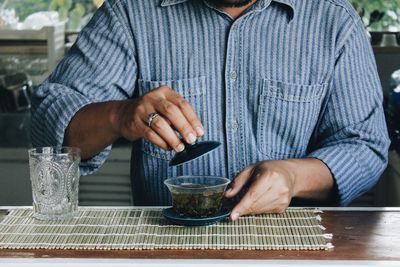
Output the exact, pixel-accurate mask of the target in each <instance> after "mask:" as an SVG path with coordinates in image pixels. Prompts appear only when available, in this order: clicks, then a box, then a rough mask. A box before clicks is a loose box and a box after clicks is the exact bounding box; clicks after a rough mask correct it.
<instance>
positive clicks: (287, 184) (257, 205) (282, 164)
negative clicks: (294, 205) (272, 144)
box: [225, 159, 334, 220]
mask: <svg viewBox="0 0 400 267" xmlns="http://www.w3.org/2000/svg"><path fill="white" fill-rule="evenodd" d="M246 184H249V189H248V190H247V192H246V193H245V194H244V196H243V198H242V199H241V200H240V202H239V203H238V204H237V205H236V206H235V207H234V208H233V210H232V212H231V216H230V218H231V219H232V220H236V219H238V218H239V216H243V215H250V214H261V213H282V212H284V211H285V210H286V208H287V207H288V206H289V204H290V201H291V200H292V198H293V197H303V198H314V199H326V198H328V197H329V196H330V194H331V192H332V188H333V186H334V183H333V178H332V175H331V173H330V171H329V169H328V168H327V167H326V165H325V164H324V163H322V162H321V161H320V160H318V159H292V160H273V161H263V162H260V163H258V164H255V165H251V166H249V167H247V168H246V169H244V170H243V171H242V172H241V173H240V174H239V175H238V176H237V177H236V178H235V180H234V181H233V182H232V183H231V187H230V190H228V191H227V192H226V193H225V196H226V197H227V198H232V197H234V196H235V195H236V194H237V193H239V191H240V190H241V189H242V188H243V186H245V185H246Z"/></svg>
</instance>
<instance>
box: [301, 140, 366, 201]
mask: <svg viewBox="0 0 400 267" xmlns="http://www.w3.org/2000/svg"><path fill="white" fill-rule="evenodd" d="M350 151H351V150H350V149H349V147H348V146H346V145H342V146H335V147H325V148H321V149H318V150H315V151H313V152H311V153H310V154H309V155H307V158H316V159H319V160H321V161H322V162H323V163H324V164H325V165H326V166H327V167H328V168H329V170H330V171H331V173H332V176H333V178H334V180H335V183H336V187H337V188H336V189H337V190H336V192H337V193H338V196H337V200H338V204H339V205H340V206H348V205H349V204H350V203H351V201H352V200H353V199H355V198H356V197H358V196H359V195H361V194H362V193H364V189H363V188H365V183H366V182H367V181H365V180H364V178H365V174H364V172H363V169H362V168H361V166H360V163H359V162H358V161H357V160H356V159H355V155H354V154H352V153H350ZM360 177H361V179H360ZM360 183H361V184H360Z"/></svg>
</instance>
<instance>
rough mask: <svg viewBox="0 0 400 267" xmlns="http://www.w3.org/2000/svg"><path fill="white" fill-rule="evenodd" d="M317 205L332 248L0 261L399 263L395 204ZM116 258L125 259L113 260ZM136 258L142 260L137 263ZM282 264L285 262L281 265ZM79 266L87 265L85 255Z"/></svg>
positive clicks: (69, 253)
mask: <svg viewBox="0 0 400 267" xmlns="http://www.w3.org/2000/svg"><path fill="white" fill-rule="evenodd" d="M0 210H1V212H0V220H1V219H2V218H1V217H3V218H4V214H5V213H6V211H7V208H5V207H3V208H2V207H0ZM322 210H323V211H324V213H323V214H322V224H323V225H324V226H325V227H326V228H327V229H326V232H327V233H332V234H333V239H332V243H333V245H334V246H335V248H334V249H332V250H327V251H246V250H239V251H238V250H136V251H135V250H133V251H132V250H131V251H118V250H110V251H98V250H91V251H88V250H80V251H76V250H0V266H3V265H2V264H1V263H2V260H3V261H5V260H8V262H9V263H12V262H13V261H15V262H17V261H18V259H19V260H20V261H23V260H24V259H25V260H27V259H32V258H35V259H36V260H38V259H55V258H58V259H59V258H62V259H63V261H60V262H58V263H59V266H61V265H60V264H61V263H63V262H67V261H68V260H72V259H75V261H76V259H80V260H82V261H81V262H84V260H85V259H86V260H87V259H93V258H95V259H100V258H101V259H107V260H105V262H110V264H111V263H114V264H113V266H115V265H116V263H118V262H131V263H136V264H137V266H149V265H146V264H145V263H146V262H147V263H148V262H149V260H152V262H153V263H154V264H155V263H156V262H159V263H160V265H162V266H168V262H170V261H165V259H174V260H176V261H174V264H173V265H171V266H178V263H179V262H182V263H185V264H184V265H182V266H191V265H190V263H193V264H195V265H193V266H198V263H199V262H202V261H199V259H203V260H206V259H208V260H211V261H203V262H204V263H210V264H211V265H210V266H214V265H212V264H216V263H218V262H219V263H221V264H220V265H221V266H222V265H223V266H228V265H230V266H232V264H226V263H228V262H231V260H245V261H243V263H246V262H247V263H254V264H255V265H258V264H261V263H263V264H265V261H268V265H269V266H273V265H271V263H274V264H275V263H276V264H278V265H275V266H289V265H291V266H292V265H293V266H296V265H303V264H304V265H307V266H310V264H311V265H313V263H316V264H317V265H315V266H318V265H319V264H321V262H320V261H323V264H324V266H329V264H339V263H340V264H344V265H346V266H348V264H349V263H350V264H352V265H353V266H365V263H367V262H368V264H372V265H371V266H374V265H376V266H400V208H375V209H369V208H334V209H330V208H322ZM1 214H2V215H1ZM110 259H114V261H110ZM116 259H124V260H123V261H118V260H116ZM133 259H135V260H133ZM138 259H141V260H138ZM155 259H164V260H161V261H158V260H155ZM146 260H147V261H146ZM180 260H181V261H180ZM246 260H247V261H246ZM294 260H295V261H294ZM343 261H345V262H343ZM140 263H143V264H144V265H140ZM283 263H285V264H286V263H287V264H289V265H282V264H283ZM327 264H328V265H327ZM357 264H360V265H357ZM220 265H219V266H220ZM10 266H11V265H10ZM14 266H19V265H14ZM21 266H22V265H21ZM24 266H25V265H24ZM31 266H33V265H31ZM38 266H40V265H38ZM82 266H90V260H89V261H87V262H86V264H85V265H82ZM93 266H94V265H93ZM97 266H98V265H97ZM104 266H106V265H104ZM107 266H108V265H107ZM110 266H111V265H110ZM215 266H216V265H215ZM241 266H243V265H241ZM331 266H336V265H331Z"/></svg>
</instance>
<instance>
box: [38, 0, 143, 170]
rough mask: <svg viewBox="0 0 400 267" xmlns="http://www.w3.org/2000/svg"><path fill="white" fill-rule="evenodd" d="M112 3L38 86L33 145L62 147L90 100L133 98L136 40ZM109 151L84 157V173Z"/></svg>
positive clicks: (83, 31)
mask: <svg viewBox="0 0 400 267" xmlns="http://www.w3.org/2000/svg"><path fill="white" fill-rule="evenodd" d="M115 2H117V1H115ZM112 3H114V1H105V3H104V4H103V5H102V7H101V8H100V9H99V10H98V11H97V12H96V14H95V15H94V17H93V18H92V20H91V21H90V22H89V24H88V25H87V26H86V27H85V28H84V29H83V30H82V32H81V33H80V35H79V36H78V39H77V41H76V43H75V44H74V45H73V47H72V48H71V50H70V51H69V52H68V54H67V55H66V56H65V57H64V59H63V60H62V61H61V62H60V64H59V65H58V66H57V68H56V69H55V70H54V72H53V73H52V74H51V75H50V76H49V78H48V79H47V80H46V81H45V82H44V83H43V84H42V85H41V86H40V87H39V88H38V89H37V90H36V92H35V94H34V96H33V99H32V130H31V139H32V145H33V146H61V145H62V144H63V141H64V133H65V130H66V128H67V126H68V124H69V122H70V121H71V119H72V118H73V116H74V115H75V113H76V112H77V111H79V110H80V109H81V108H82V107H84V106H85V105H87V104H90V103H95V102H104V101H110V100H122V99H127V98H130V97H132V95H133V92H134V90H135V84H136V76H137V65H136V61H135V48H134V44H133V41H132V40H133V38H130V37H129V34H130V32H128V30H127V27H126V26H125V24H124V23H123V22H122V21H123V19H121V18H123V16H124V14H123V11H122V9H121V8H118V7H117V6H116V4H112ZM99 120H101V118H99ZM110 149H111V145H110V146H109V147H107V148H105V149H104V150H103V151H102V152H101V153H99V154H98V155H96V156H95V157H93V158H92V159H89V160H87V161H83V162H82V163H81V173H82V174H83V175H86V174H89V173H92V172H94V171H95V170H96V169H97V168H99V167H100V166H101V165H102V163H104V161H105V159H106V157H107V155H108V153H109V151H110Z"/></svg>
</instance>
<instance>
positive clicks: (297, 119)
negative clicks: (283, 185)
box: [257, 79, 327, 159]
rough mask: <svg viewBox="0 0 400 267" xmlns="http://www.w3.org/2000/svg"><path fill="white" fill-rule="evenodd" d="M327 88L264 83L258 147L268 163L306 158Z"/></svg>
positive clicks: (258, 124)
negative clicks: (269, 161)
mask: <svg viewBox="0 0 400 267" xmlns="http://www.w3.org/2000/svg"><path fill="white" fill-rule="evenodd" d="M326 88H327V84H316V85H302V84H290V83H284V82H280V81H274V80H268V79H263V80H262V81H261V89H260V90H261V93H260V96H259V106H258V116H257V147H258V149H259V151H260V152H261V153H262V154H264V155H266V156H268V157H270V158H271V159H286V158H292V157H293V158H296V157H302V156H304V155H305V153H306V150H307V146H308V143H309V140H310V138H311V135H312V132H313V130H314V127H315V125H316V123H317V121H318V116H319V111H320V108H321V102H322V98H323V95H324V94H325V91H326Z"/></svg>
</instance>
